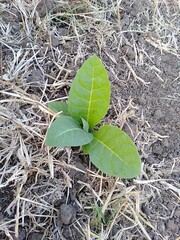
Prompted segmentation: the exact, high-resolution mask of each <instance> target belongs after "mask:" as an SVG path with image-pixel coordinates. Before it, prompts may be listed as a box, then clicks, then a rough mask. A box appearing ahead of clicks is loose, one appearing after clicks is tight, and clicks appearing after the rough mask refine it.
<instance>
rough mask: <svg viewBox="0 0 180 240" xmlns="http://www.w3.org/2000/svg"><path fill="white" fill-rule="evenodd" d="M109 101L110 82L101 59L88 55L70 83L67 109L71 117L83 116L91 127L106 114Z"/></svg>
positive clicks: (79, 118) (78, 119)
mask: <svg viewBox="0 0 180 240" xmlns="http://www.w3.org/2000/svg"><path fill="white" fill-rule="evenodd" d="M109 102H110V82H109V79H108V75H107V72H106V70H105V68H104V65H103V64H102V62H101V60H100V59H99V58H98V57H97V56H95V55H94V56H91V57H89V58H88V59H87V60H86V61H85V62H84V64H83V65H82V67H81V68H80V69H79V71H78V72H77V74H76V76H75V79H74V80H73V82H72V84H71V89H70V92H69V100H68V110H69V113H70V114H71V116H72V117H73V118H75V119H76V120H77V121H79V122H80V121H81V117H82V118H84V119H85V120H86V121H87V122H88V123H89V126H90V128H91V129H92V128H93V127H94V126H95V125H96V124H98V123H99V122H100V121H101V119H102V118H103V117H104V116H105V115H106V113H107V110H108V108H109Z"/></svg>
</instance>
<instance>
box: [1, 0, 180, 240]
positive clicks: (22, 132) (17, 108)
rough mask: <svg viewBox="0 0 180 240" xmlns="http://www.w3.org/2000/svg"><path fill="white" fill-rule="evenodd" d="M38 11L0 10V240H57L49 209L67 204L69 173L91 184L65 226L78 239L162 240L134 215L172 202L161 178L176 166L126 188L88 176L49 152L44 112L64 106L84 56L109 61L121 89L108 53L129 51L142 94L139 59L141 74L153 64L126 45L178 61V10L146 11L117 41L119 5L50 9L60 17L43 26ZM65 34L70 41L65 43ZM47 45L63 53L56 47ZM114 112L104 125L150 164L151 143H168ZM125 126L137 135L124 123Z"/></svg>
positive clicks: (22, 7) (19, 4) (129, 104)
mask: <svg viewBox="0 0 180 240" xmlns="http://www.w3.org/2000/svg"><path fill="white" fill-rule="evenodd" d="M38 2H39V1H35V0H34V1H21V0H19V1H13V2H10V3H7V2H6V1H3V2H1V3H0V14H1V15H0V53H1V54H0V75H1V79H0V204H2V206H1V208H3V207H5V208H6V209H3V218H2V219H0V232H1V233H2V234H4V235H3V236H4V237H5V236H6V238H7V239H14V236H16V238H17V239H18V235H19V233H20V232H21V229H22V228H23V227H25V228H26V229H27V231H28V232H41V233H42V232H43V236H44V239H61V238H62V239H63V236H62V232H61V227H60V224H59V219H58V212H59V209H58V208H57V207H55V204H56V202H58V201H59V200H61V199H63V198H66V201H68V199H69V196H68V194H67V196H66V195H65V192H66V191H67V192H68V191H69V189H71V188H72V187H73V184H76V183H74V182H73V179H71V178H70V176H69V172H70V170H72V169H73V170H74V171H76V172H77V173H78V172H81V173H83V174H84V175H85V176H88V182H85V181H80V180H79V182H78V184H79V185H80V186H81V187H80V190H79V193H78V199H77V200H76V201H77V202H76V204H77V205H78V206H79V208H80V209H81V211H80V213H79V215H78V216H77V219H76V220H75V222H73V223H72V226H74V229H76V230H77V232H79V234H80V236H81V239H87V240H91V239H98V240H105V239H112V240H113V239H114V240H118V239H124V238H123V237H126V238H127V239H137V238H139V236H141V237H142V239H145V238H146V239H151V236H150V235H149V232H151V230H153V231H155V232H156V233H157V236H159V237H160V238H161V239H165V238H164V236H161V235H160V233H159V232H158V230H157V228H156V226H155V225H154V223H153V222H151V220H150V219H149V218H148V216H147V215H146V214H145V213H143V212H142V210H141V206H142V204H146V203H147V202H148V201H150V200H151V199H152V198H156V196H157V194H158V195H160V194H161V192H162V191H166V189H170V192H171V193H172V194H173V195H174V198H175V199H176V200H178V199H179V197H180V196H179V186H178V184H177V182H176V181H174V180H173V179H172V180H170V179H163V178H162V171H167V172H168V173H169V172H174V171H177V170H176V169H177V168H176V166H178V161H179V159H178V158H176V159H174V164H173V166H169V165H168V167H167V165H166V163H165V162H162V163H161V164H160V165H158V164H154V165H151V166H149V165H146V164H144V163H143V164H142V173H141V176H139V177H138V178H137V179H134V180H132V181H126V180H121V179H114V178H111V177H108V176H104V175H102V174H101V173H100V172H99V171H97V169H94V167H93V166H91V164H89V167H88V168H87V169H86V171H84V170H82V169H80V168H78V167H76V166H75V165H74V162H73V159H72V158H73V153H72V151H71V150H70V149H61V148H51V149H50V148H48V147H46V146H45V144H44V139H45V134H46V130H47V128H48V126H49V124H50V123H51V121H52V120H53V119H54V117H56V115H55V114H54V113H53V112H52V111H51V110H50V109H48V108H47V105H46V103H47V102H49V101H52V100H54V99H59V100H66V99H67V92H68V88H69V85H70V82H71V80H72V78H73V76H74V71H75V70H77V68H78V66H80V65H81V63H82V62H83V60H84V59H85V58H86V56H87V55H89V54H91V52H93V53H94V52H96V53H97V54H99V55H100V56H102V57H103V58H104V59H105V60H106V61H105V62H106V67H107V69H108V71H109V75H110V77H111V78H112V80H113V81H114V80H117V79H119V77H118V75H117V73H116V72H115V70H114V69H115V66H116V65H117V64H118V63H117V58H116V57H115V55H114V53H113V51H110V48H111V49H112V48H114V49H115V50H116V51H117V53H118V54H119V52H120V49H121V46H122V44H123V42H126V43H127V44H128V45H129V46H131V47H132V48H133V49H134V52H135V59H134V63H133V64H132V61H131V62H129V61H128V60H127V59H126V57H125V56H123V57H122V59H123V61H124V63H125V66H126V67H125V74H126V76H128V79H130V77H131V75H132V78H133V79H134V80H135V81H136V84H138V85H139V86H143V87H144V86H145V87H146V84H147V83H148V82H147V81H146V80H144V79H143V77H141V76H139V73H136V69H137V68H138V66H145V65H146V59H148V60H149V61H150V62H151V65H149V66H148V67H149V68H151V67H153V65H154V64H153V60H152V59H151V56H150V55H149V53H148V52H147V51H146V48H144V46H138V45H137V44H136V42H135V40H134V42H133V44H132V43H130V42H129V40H128V38H127V35H126V34H127V33H128V34H131V35H132V37H133V34H136V33H138V32H140V33H142V34H143V36H144V37H145V40H146V42H147V43H150V44H151V45H152V46H153V47H154V48H156V49H159V50H160V51H161V52H162V53H163V52H168V53H170V54H173V55H175V56H177V57H179V53H178V32H179V29H178V27H179V26H180V25H178V24H177V21H178V19H179V16H178V12H177V11H175V8H176V7H177V3H176V2H175V1H174V3H172V2H169V3H168V1H165V0H164V1H155V0H154V1H149V3H147V4H148V6H149V8H150V9H148V10H145V12H143V14H144V15H146V17H147V18H148V17H149V18H150V16H149V14H150V13H151V19H150V21H149V24H148V25H145V26H144V25H142V26H141V25H139V24H136V23H135V20H133V21H132V22H131V23H130V24H129V27H128V28H127V30H124V31H122V16H121V14H122V13H123V7H122V1H109V3H108V1H91V0H85V1H72V2H71V1H69V3H67V1H57V8H58V11H55V12H50V13H49V12H48V13H46V14H45V16H44V17H41V16H40V14H39V11H38ZM147 2H148V1H147ZM172 12H173V15H172ZM143 14H138V16H137V19H136V20H137V21H138V20H140V19H141V18H142V15H143ZM7 19H8V21H7ZM62 28H66V29H68V31H67V32H68V33H67V34H64V35H63V34H62V32H61V31H62ZM54 39H58V41H59V42H60V43H61V46H60V45H58V47H57V46H56V44H55V43H54V42H53V41H54ZM72 41H74V44H72ZM69 43H71V44H69ZM109 43H110V46H109ZM88 44H89V45H88ZM62 46H63V47H62ZM93 46H94V49H91V48H92V47H93ZM108 63H109V65H108ZM74 66H75V68H74ZM155 72H156V74H157V75H158V76H159V78H160V80H161V81H163V79H162V78H161V74H160V70H159V69H158V68H156V69H155ZM121 84H124V85H125V84H127V83H126V82H123V81H122V83H121ZM115 100H117V99H115ZM112 109H113V111H114V112H115V117H114V118H113V119H108V117H107V119H106V120H105V121H109V122H113V123H115V124H116V125H118V126H119V127H121V128H123V126H127V128H128V129H129V133H130V135H131V136H132V138H133V139H134V141H135V142H136V144H137V147H138V149H139V151H140V152H141V156H142V158H147V156H148V155H149V154H150V151H151V150H150V149H149V146H151V145H152V143H154V142H155V141H157V140H160V141H162V140H163V139H164V138H166V137H168V136H161V135H160V134H158V133H156V132H154V131H153V130H152V129H151V126H150V125H149V123H148V122H147V120H146V119H145V117H144V115H143V110H141V109H139V108H138V106H136V105H135V103H133V100H132V99H130V100H128V101H124V100H123V99H119V98H118V101H114V100H113V101H112ZM132 118H133V119H135V120H136V126H135V128H132V126H131V123H130V119H132ZM162 169H164V170H162ZM149 172H150V173H151V174H150V175H149ZM166 175H167V174H166ZM82 189H83V191H82ZM3 198H5V202H4V201H3ZM6 201H7V202H6ZM84 219H85V221H83V220H84ZM114 231H115V233H114V235H112V232H114ZM45 237H46V238H45Z"/></svg>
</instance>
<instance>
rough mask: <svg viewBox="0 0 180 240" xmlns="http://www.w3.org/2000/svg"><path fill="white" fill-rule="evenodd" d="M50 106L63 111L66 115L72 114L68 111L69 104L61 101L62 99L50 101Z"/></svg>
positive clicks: (54, 109) (55, 110) (52, 108)
mask: <svg viewBox="0 0 180 240" xmlns="http://www.w3.org/2000/svg"><path fill="white" fill-rule="evenodd" d="M48 108H50V109H51V110H53V111H54V112H61V111H62V113H63V115H65V116H69V115H70V114H69V112H68V104H67V103H65V102H60V101H55V102H50V103H48Z"/></svg>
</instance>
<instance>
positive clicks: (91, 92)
mask: <svg viewBox="0 0 180 240" xmlns="http://www.w3.org/2000/svg"><path fill="white" fill-rule="evenodd" d="M92 75H93V76H92V84H91V89H90V98H89V105H88V114H87V122H88V123H89V115H90V109H91V100H92V95H93V88H94V79H95V77H94V67H93V74H92Z"/></svg>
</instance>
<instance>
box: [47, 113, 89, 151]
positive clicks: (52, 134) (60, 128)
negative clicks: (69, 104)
mask: <svg viewBox="0 0 180 240" xmlns="http://www.w3.org/2000/svg"><path fill="white" fill-rule="evenodd" d="M92 139H93V135H92V133H88V132H86V131H84V130H83V129H82V128H81V127H80V124H79V123H78V122H77V121H75V120H74V119H73V118H72V117H69V116H63V115H62V116H60V117H59V118H57V119H56V120H55V121H54V122H53V123H52V124H51V126H50V127H49V129H48V132H47V136H46V144H47V145H48V146H53V147H69V146H81V145H83V144H84V143H85V144H87V143H90V142H91V141H92Z"/></svg>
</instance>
